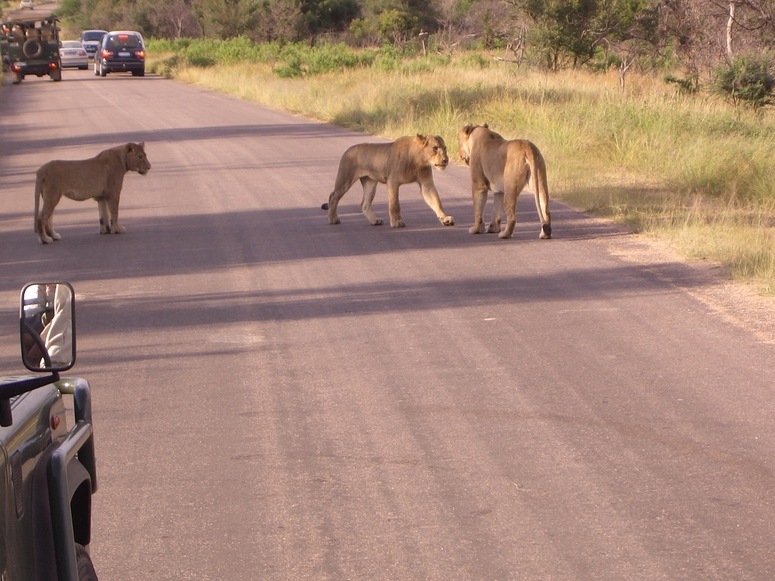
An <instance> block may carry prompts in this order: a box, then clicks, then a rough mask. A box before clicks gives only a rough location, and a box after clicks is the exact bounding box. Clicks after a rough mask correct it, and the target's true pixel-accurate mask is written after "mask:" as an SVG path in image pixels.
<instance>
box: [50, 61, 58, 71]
mask: <svg viewBox="0 0 775 581" xmlns="http://www.w3.org/2000/svg"><path fill="white" fill-rule="evenodd" d="M48 68H50V69H51V70H52V71H55V70H57V69H58V68H59V66H58V65H57V64H56V63H48Z"/></svg>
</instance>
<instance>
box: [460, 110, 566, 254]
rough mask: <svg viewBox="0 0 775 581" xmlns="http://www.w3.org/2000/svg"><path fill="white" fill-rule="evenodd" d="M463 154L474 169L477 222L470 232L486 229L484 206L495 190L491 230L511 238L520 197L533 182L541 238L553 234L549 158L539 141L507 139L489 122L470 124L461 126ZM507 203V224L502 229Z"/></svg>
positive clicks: (475, 214) (464, 159)
mask: <svg viewBox="0 0 775 581" xmlns="http://www.w3.org/2000/svg"><path fill="white" fill-rule="evenodd" d="M459 154H460V157H461V158H462V159H463V161H464V162H465V163H466V165H468V166H469V168H470V171H471V193H472V195H473V200H474V225H473V226H471V228H469V230H468V231H469V233H471V234H481V233H482V232H484V231H485V228H484V219H483V215H484V206H485V203H486V202H487V192H488V191H489V190H493V192H494V195H493V197H494V200H495V208H494V210H493V217H492V222H490V226H489V228H487V232H488V233H498V236H499V237H500V238H510V237H511V235H512V234H513V233H514V227H515V226H516V224H517V197H518V196H519V194H520V193H521V192H522V190H523V189H524V188H525V186H526V185H528V182H530V187H531V189H532V190H533V192H534V193H535V201H536V209H537V210H538V217H539V218H540V220H541V233H540V234H539V238H543V239H547V238H551V237H552V217H551V214H550V213H549V186H548V184H547V180H546V162H545V161H544V157H543V155H541V152H540V151H539V149H538V148H537V147H536V146H535V144H533V143H531V142H530V141H527V140H525V139H514V140H506V139H504V138H503V137H502V136H500V135H499V134H497V133H495V132H494V131H492V130H491V129H490V128H489V127H488V126H487V124H486V123H485V124H483V125H466V126H465V127H463V128H462V129H461V130H460V151H459ZM504 195H505V199H504ZM504 206H505V210H506V227H505V228H504V229H503V230H502V231H501V212H502V210H503V208H504Z"/></svg>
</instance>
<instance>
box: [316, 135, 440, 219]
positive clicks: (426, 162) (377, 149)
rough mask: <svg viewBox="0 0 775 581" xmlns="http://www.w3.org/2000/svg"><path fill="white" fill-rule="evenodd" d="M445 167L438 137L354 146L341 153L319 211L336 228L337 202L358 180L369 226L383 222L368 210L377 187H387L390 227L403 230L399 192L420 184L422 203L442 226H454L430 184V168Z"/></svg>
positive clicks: (434, 187) (431, 177)
mask: <svg viewBox="0 0 775 581" xmlns="http://www.w3.org/2000/svg"><path fill="white" fill-rule="evenodd" d="M448 163H449V157H447V146H446V145H445V143H444V140H443V139H442V138H441V137H439V136H438V135H428V136H424V135H420V134H419V133H418V134H417V135H414V136H405V137H399V138H398V139H396V140H395V141H394V142H392V143H359V144H357V145H353V146H352V147H350V148H349V149H347V151H345V152H344V154H343V155H342V159H341V160H340V161H339V171H338V172H337V175H336V183H335V185H334V191H333V192H331V195H330V196H329V197H328V203H327V204H323V206H322V208H323V209H324V210H328V222H329V224H339V216H338V215H337V212H336V209H337V206H338V205H339V200H341V199H342V196H344V195H345V194H346V193H347V191H348V190H349V189H350V188H351V187H352V185H353V184H354V183H355V182H356V180H361V184H362V185H363V201H362V202H361V209H362V210H363V213H364V214H365V215H366V217H367V218H368V220H369V222H371V224H372V225H374V226H379V225H381V224H382V219H381V218H378V217H377V215H376V214H375V213H374V211H373V210H372V209H371V204H372V202H373V201H374V195H375V194H376V193H377V184H378V183H380V184H387V190H388V210H389V213H390V226H391V227H392V228H403V227H404V226H405V225H406V224H405V223H404V221H403V219H402V218H401V206H400V204H399V202H398V188H399V187H400V186H402V185H404V184H411V183H417V184H420V192H421V193H422V196H423V198H424V199H425V203H426V204H428V206H430V208H431V209H432V210H433V211H434V212H435V213H436V217H437V218H438V219H439V221H440V222H441V223H442V224H444V225H445V226H453V225H454V224H455V219H454V218H453V217H452V216H448V215H447V214H446V213H445V212H444V208H442V206H441V200H440V199H439V193H438V191H436V186H435V185H434V183H433V170H432V168H434V167H435V168H438V169H441V170H443V169H445V168H446V167H447V164H448Z"/></svg>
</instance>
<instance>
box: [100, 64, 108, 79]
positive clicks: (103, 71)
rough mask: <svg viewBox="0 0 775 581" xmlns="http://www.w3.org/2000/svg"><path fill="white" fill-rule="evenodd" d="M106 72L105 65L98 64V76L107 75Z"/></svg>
mask: <svg viewBox="0 0 775 581" xmlns="http://www.w3.org/2000/svg"><path fill="white" fill-rule="evenodd" d="M107 74H108V71H106V70H105V67H103V66H102V65H100V76H101V77H104V76H107Z"/></svg>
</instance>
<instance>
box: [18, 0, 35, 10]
mask: <svg viewBox="0 0 775 581" xmlns="http://www.w3.org/2000/svg"><path fill="white" fill-rule="evenodd" d="M19 8H21V9H22V10H24V9H25V8H26V9H27V10H32V9H33V8H34V6H33V5H32V0H21V2H19Z"/></svg>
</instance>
